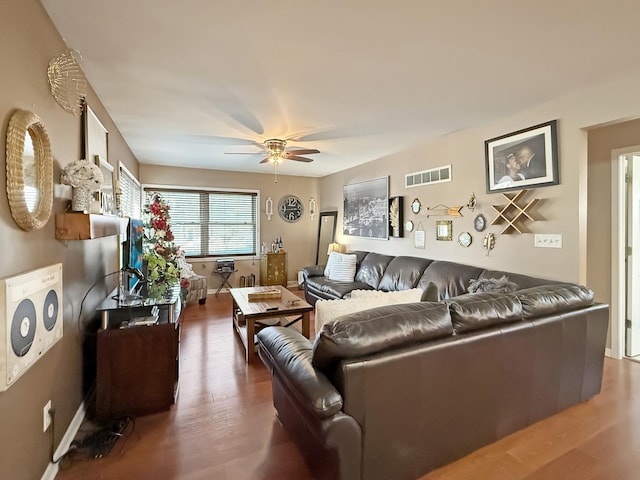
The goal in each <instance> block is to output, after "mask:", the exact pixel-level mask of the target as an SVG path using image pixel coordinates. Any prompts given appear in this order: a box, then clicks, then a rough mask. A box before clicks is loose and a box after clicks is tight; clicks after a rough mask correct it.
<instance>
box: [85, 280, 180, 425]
mask: <svg viewBox="0 0 640 480" xmlns="http://www.w3.org/2000/svg"><path fill="white" fill-rule="evenodd" d="M114 293H115V292H114ZM180 309H181V306H180V288H179V287H177V288H175V289H174V290H173V291H172V294H171V296H170V298H165V299H162V300H159V301H158V300H154V299H150V298H141V299H139V300H134V301H130V302H128V304H127V305H122V304H121V303H120V302H119V301H118V300H117V299H114V298H112V296H111V295H110V296H109V297H108V298H107V299H105V300H104V301H103V302H102V303H101V304H100V305H99V306H98V308H97V310H98V311H99V312H100V313H101V318H102V328H101V329H100V330H99V331H98V333H97V373H96V415H97V416H98V418H113V417H120V416H139V415H146V414H150V413H155V412H159V411H162V410H167V409H169V408H170V407H171V405H172V404H173V403H174V402H175V399H176V395H177V393H178V373H179V353H180V349H179V347H180ZM141 317H147V318H149V317H156V318H157V321H155V323H153V324H151V325H137V326H130V325H129V324H133V323H135V321H136V319H140V318H141ZM154 320H155V319H154ZM123 322H124V323H123ZM123 326H124V328H122V327H123Z"/></svg>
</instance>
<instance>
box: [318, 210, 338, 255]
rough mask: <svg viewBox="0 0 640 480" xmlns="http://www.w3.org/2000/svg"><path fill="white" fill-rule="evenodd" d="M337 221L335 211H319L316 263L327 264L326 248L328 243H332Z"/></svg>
mask: <svg viewBox="0 0 640 480" xmlns="http://www.w3.org/2000/svg"><path fill="white" fill-rule="evenodd" d="M337 222H338V212H337V211H333V212H321V213H320V226H319V228H318V249H317V250H316V265H326V264H327V259H328V256H327V250H328V249H329V244H331V243H333V242H334V239H335V237H336V224H337Z"/></svg>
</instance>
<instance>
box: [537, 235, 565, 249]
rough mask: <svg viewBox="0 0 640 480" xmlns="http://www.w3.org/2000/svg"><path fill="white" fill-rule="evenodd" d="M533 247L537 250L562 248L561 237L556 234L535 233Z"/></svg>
mask: <svg viewBox="0 0 640 480" xmlns="http://www.w3.org/2000/svg"><path fill="white" fill-rule="evenodd" d="M533 242H534V243H533V245H534V246H536V247H539V248H562V235H560V234H556V233H536V234H535V236H534V241H533Z"/></svg>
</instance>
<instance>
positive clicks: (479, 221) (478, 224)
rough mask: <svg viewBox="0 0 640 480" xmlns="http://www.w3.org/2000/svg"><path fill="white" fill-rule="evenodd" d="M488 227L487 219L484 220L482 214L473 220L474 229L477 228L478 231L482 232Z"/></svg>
mask: <svg viewBox="0 0 640 480" xmlns="http://www.w3.org/2000/svg"><path fill="white" fill-rule="evenodd" d="M486 226H487V219H486V218H484V215H482V214H481V213H479V214H478V215H476V218H475V219H474V220H473V228H475V229H476V231H478V232H481V231H483V230H484V229H485V228H486Z"/></svg>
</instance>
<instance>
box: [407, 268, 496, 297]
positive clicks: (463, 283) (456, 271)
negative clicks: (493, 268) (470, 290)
mask: <svg viewBox="0 0 640 480" xmlns="http://www.w3.org/2000/svg"><path fill="white" fill-rule="evenodd" d="M483 270H484V269H483V268H480V267H472V266H470V265H462V264H460V263H454V262H445V261H440V260H434V261H433V262H431V263H430V264H429V265H428V266H427V268H426V269H425V271H424V273H423V274H422V277H421V278H420V281H419V282H418V285H417V287H418V288H420V289H422V290H423V291H426V290H427V287H428V285H429V283H433V284H434V285H435V286H436V287H437V288H438V300H443V299H445V298H451V297H457V296H458V295H462V294H464V293H467V287H468V286H469V280H472V279H476V278H478V277H479V276H480V273H482V271H483Z"/></svg>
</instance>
